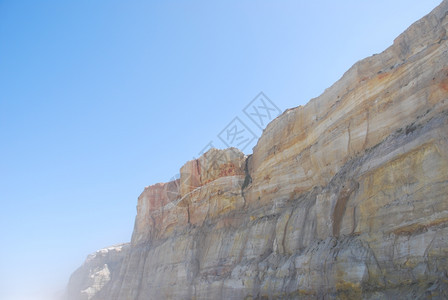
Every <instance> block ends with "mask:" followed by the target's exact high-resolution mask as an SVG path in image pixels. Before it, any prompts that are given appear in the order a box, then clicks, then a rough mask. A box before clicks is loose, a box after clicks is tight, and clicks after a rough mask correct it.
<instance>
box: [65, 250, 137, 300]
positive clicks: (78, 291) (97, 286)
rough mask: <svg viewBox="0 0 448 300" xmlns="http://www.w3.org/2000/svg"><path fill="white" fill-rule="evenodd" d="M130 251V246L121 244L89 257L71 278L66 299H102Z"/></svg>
mask: <svg viewBox="0 0 448 300" xmlns="http://www.w3.org/2000/svg"><path fill="white" fill-rule="evenodd" d="M128 250H129V244H120V245H116V246H112V247H108V248H104V249H101V250H98V251H96V252H95V253H93V254H91V255H89V256H88V257H87V259H86V261H85V262H84V264H83V265H82V266H81V267H80V268H79V269H78V270H76V271H75V272H74V273H73V274H72V276H71V277H70V281H69V283H68V288H67V291H66V295H65V298H68V299H80V300H81V299H82V300H90V299H98V298H99V299H102V298H103V297H104V296H102V295H103V293H104V291H105V290H104V287H105V286H107V284H108V283H109V282H110V281H111V280H117V278H116V275H117V274H118V273H119V270H120V268H121V266H122V263H123V259H124V257H125V256H126V253H127V251H128Z"/></svg>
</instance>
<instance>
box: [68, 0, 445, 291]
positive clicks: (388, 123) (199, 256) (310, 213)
mask: <svg viewBox="0 0 448 300" xmlns="http://www.w3.org/2000/svg"><path fill="white" fill-rule="evenodd" d="M447 14H448V1H443V2H442V4H441V5H440V6H439V7H437V8H436V9H435V10H434V11H433V12H431V13H430V14H429V15H428V16H426V17H424V18H423V19H421V20H420V21H418V22H416V23H415V24H413V25H412V26H411V27H410V28H409V29H408V30H406V31H405V32H404V33H403V34H402V35H400V36H399V37H398V38H397V39H396V40H395V41H394V44H393V45H392V46H391V47H390V48H388V49H387V50H385V51H384V52H383V53H381V54H378V55H374V56H372V57H369V58H367V59H364V60H362V61H360V62H358V63H356V64H355V65H354V66H353V67H352V68H351V69H350V70H349V71H347V72H346V73H345V74H344V76H343V77H342V78H341V79H340V80H339V81H338V82H336V83H335V84H334V85H333V86H332V87H330V88H329V89H327V90H326V91H325V92H324V93H323V94H322V95H321V96H319V97H318V98H315V99H312V100H311V101H310V102H309V103H308V104H307V105H305V106H304V107H297V108H294V109H290V110H287V111H285V112H284V113H283V114H282V115H281V116H279V117H278V118H277V119H275V120H274V121H273V122H271V123H270V124H269V125H268V126H267V128H266V129H265V131H264V132H263V135H262V136H261V138H260V140H259V141H258V143H257V145H256V146H255V148H254V151H253V154H252V155H250V156H245V155H244V154H243V153H241V152H239V151H238V150H237V149H227V150H216V149H212V150H210V151H209V152H207V153H206V154H204V156H202V157H200V158H199V159H197V160H193V161H190V162H188V163H186V164H185V165H184V166H183V167H182V168H181V176H180V179H179V180H176V181H173V182H169V183H164V184H156V185H153V186H150V187H147V188H145V190H144V191H143V193H142V194H141V195H140V197H139V200H138V207H137V217H136V222H135V228H134V233H133V236H132V240H131V245H130V246H129V248H127V250H126V251H122V252H120V253H121V254H120V255H119V257H120V258H119V259H118V260H116V259H114V260H113V261H116V262H117V264H116V267H114V268H109V267H108V268H107V271H106V270H105V269H104V264H103V262H101V263H98V264H97V263H95V264H92V263H91V262H90V263H89V262H87V263H86V264H85V266H84V267H82V268H84V269H82V268H81V271H80V270H78V271H77V273H75V275H73V277H72V280H71V283H70V284H69V291H70V293H69V296H70V299H84V298H82V297H81V296H83V297H84V296H85V292H84V294H82V291H85V290H86V289H90V290H89V291H95V293H93V294H92V293H90V294H89V295H90V296H89V297H90V298H88V299H120V300H122V299H251V298H281V297H283V298H288V299H289V298H300V299H307V298H309V299H314V298H316V297H318V298H329V299H331V298H366V299H378V298H396V297H402V298H426V297H436V298H437V297H440V298H443V297H448V292H447V290H448V277H447V273H448V199H447V195H448V43H447V35H446V29H447V27H448V25H447V24H448V17H447ZM89 264H91V267H89ZM98 266H99V267H101V268H99V267H98ZM108 266H109V265H108ZM98 268H99V269H98ZM82 270H84V271H82ZM86 270H88V271H86ZM95 270H96V271H95ZM92 272H93V273H92ZM97 273H98V274H99V275H94V276H93V278H97V277H98V278H99V279H94V280H93V281H89V282H90V284H91V285H90V286H89V287H86V284H87V285H88V283H85V281H82V280H81V279H80V280H74V279H73V278H78V277H80V275H79V274H84V276H87V274H90V275H91V274H97ZM77 274H78V275H77ZM95 276H96V277H95ZM75 281H76V282H75ZM79 281H82V282H84V285H82V287H78V286H77V284H78V285H79V283H78V282H79ZM92 282H93V283H92ZM80 295H81V296H80Z"/></svg>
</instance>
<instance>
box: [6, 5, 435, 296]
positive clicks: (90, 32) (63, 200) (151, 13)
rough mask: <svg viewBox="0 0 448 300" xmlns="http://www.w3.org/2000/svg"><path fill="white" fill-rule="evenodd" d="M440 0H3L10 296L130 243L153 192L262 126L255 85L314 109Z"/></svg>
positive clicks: (280, 101)
mask: <svg viewBox="0 0 448 300" xmlns="http://www.w3.org/2000/svg"><path fill="white" fill-rule="evenodd" d="M341 2H343V3H341ZM439 3H440V0H437V1H433V0H426V1H421V0H394V1H390V0H388V1H385V0H378V1H369V2H367V1H359V0H357V1H352V0H348V1H283V0H282V1H263V0H262V1H244V0H243V1H220V2H217V1H215V2H211V1H163V2H162V1H133V0H131V1H114V0H112V1H111V0H108V1H104V0H98V1H87V0H81V1H56V0H54V1H48V0H42V1H25V0H23V1H12V0H0V145H1V147H0V201H1V210H0V230H1V232H0V234H1V237H2V243H1V247H0V299H2V300H3V299H4V300H18V299H22V298H20V297H22V296H23V297H25V296H24V295H25V294H28V295H32V297H31V298H27V299H38V298H37V297H38V295H39V294H40V293H45V292H47V290H52V289H58V288H61V287H63V286H64V285H65V284H66V282H67V281H68V278H69V275H70V273H71V272H72V271H73V270H74V269H75V268H77V267H78V266H79V265H81V263H82V262H83V260H84V259H85V257H86V256H87V255H88V254H89V253H91V252H93V251H95V250H97V249H99V248H102V247H105V246H109V245H112V244H116V243H120V242H126V241H129V240H130V236H131V233H132V229H133V223H134V217H135V213H136V210H135V207H136V204H137V197H138V195H139V194H140V193H141V191H142V190H143V188H144V187H145V186H147V185H150V184H154V183H156V182H161V181H168V180H169V179H170V178H171V177H172V176H174V175H175V174H177V173H178V170H179V168H180V167H181V166H182V165H183V164H184V163H185V161H187V160H190V159H191V158H192V157H194V156H197V154H198V152H200V151H201V149H202V148H203V147H204V146H206V144H207V143H208V142H210V141H216V140H217V134H218V133H220V132H221V131H222V130H223V129H224V128H225V127H226V126H227V124H228V123H229V122H230V121H231V120H232V119H233V118H234V117H239V118H240V119H241V120H242V121H243V122H244V123H246V124H247V126H249V127H250V128H251V130H252V131H253V132H254V133H255V134H256V135H258V136H259V135H260V134H261V130H260V129H258V128H257V127H256V126H254V125H253V124H251V123H250V120H249V119H247V118H246V117H245V115H244V114H243V112H242V109H243V108H244V107H245V106H246V105H247V104H248V103H249V102H250V101H251V100H252V99H253V98H254V97H255V96H256V95H257V94H258V93H259V92H261V91H263V92H264V93H265V94H266V95H267V96H268V97H269V98H270V99H271V100H272V101H273V102H274V103H275V104H276V105H277V106H278V107H279V108H281V109H282V110H284V109H286V108H290V107H294V106H298V105H304V104H306V103H307V102H308V101H309V100H310V99H311V98H313V97H316V96H318V95H320V94H321V93H322V92H323V91H324V90H325V89H326V88H328V87H329V86H330V85H331V84H333V83H334V82H335V81H336V80H337V79H339V78H340V77H341V76H342V74H343V73H344V72H345V71H346V70H347V69H348V68H349V67H350V66H351V65H352V64H353V63H355V62H356V61H357V60H359V59H362V58H364V57H367V56H370V55H372V54H374V53H379V52H381V51H383V50H384V49H386V48H387V47H388V46H390V45H391V44H392V42H393V39H394V38H395V37H396V36H398V35H399V34H400V33H401V32H402V31H404V30H405V29H406V28H407V27H408V26H409V25H411V24H412V23H413V22H414V21H416V20H418V19H419V18H421V17H422V16H424V15H425V14H427V13H428V12H429V11H430V10H431V9H432V8H434V7H435V6H437V5H438V4H439ZM217 144H218V146H219V143H217ZM245 152H246V153H250V152H251V149H250V147H248V148H247V149H245ZM2 293H3V294H2ZM19 294H21V295H20V296H19ZM23 299H25V298H23ZM46 299H48V298H46Z"/></svg>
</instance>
